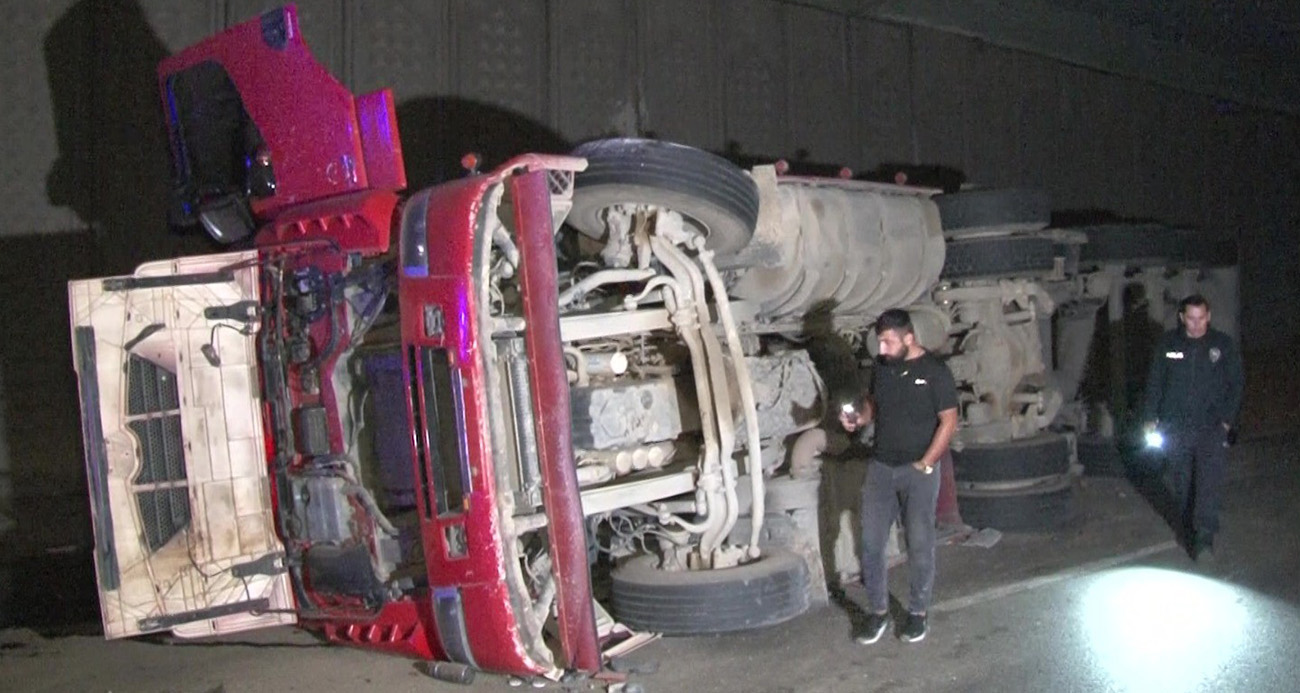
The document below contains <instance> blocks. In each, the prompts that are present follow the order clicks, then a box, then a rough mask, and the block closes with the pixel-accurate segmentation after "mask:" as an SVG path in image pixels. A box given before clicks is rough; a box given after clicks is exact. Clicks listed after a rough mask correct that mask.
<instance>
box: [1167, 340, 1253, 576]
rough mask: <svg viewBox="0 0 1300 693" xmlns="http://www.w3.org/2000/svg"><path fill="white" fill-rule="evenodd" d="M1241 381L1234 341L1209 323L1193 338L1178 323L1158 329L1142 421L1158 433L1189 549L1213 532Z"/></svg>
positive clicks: (1208, 539) (1207, 541) (1208, 542)
mask: <svg viewBox="0 0 1300 693" xmlns="http://www.w3.org/2000/svg"><path fill="white" fill-rule="evenodd" d="M1242 380H1243V377H1242V370H1241V353H1240V352H1239V351H1238V350H1237V345H1236V344H1235V343H1233V341H1232V338H1231V337H1229V336H1228V335H1226V334H1224V333H1222V332H1220V331H1218V330H1215V329H1213V328H1210V329H1209V330H1207V331H1206V333H1205V336H1203V337H1200V338H1199V339H1192V338H1190V337H1188V336H1187V332H1186V330H1185V329H1184V328H1183V327H1181V326H1180V327H1179V328H1177V329H1175V330H1171V331H1169V332H1166V333H1165V334H1164V335H1163V336H1162V337H1161V338H1160V341H1159V342H1158V343H1157V344H1156V350H1155V353H1154V354H1152V357H1151V371H1150V373H1149V374H1148V376H1147V391H1146V404H1145V407H1144V408H1143V421H1146V422H1156V425H1157V428H1158V430H1159V431H1160V432H1161V433H1162V434H1163V435H1164V437H1165V455H1166V460H1167V464H1168V471H1169V475H1170V480H1171V481H1172V483H1173V487H1174V492H1175V494H1176V495H1177V497H1178V502H1179V507H1180V509H1181V511H1182V523H1183V527H1181V528H1180V529H1181V530H1182V531H1183V532H1184V533H1185V534H1186V538H1187V539H1189V540H1191V545H1192V548H1193V550H1194V551H1195V550H1198V549H1200V548H1205V547H1209V546H1210V545H1211V544H1212V543H1213V541H1214V534H1215V533H1216V532H1218V531H1219V505H1220V502H1221V500H1222V497H1223V477H1224V470H1225V467H1226V464H1227V447H1228V427H1229V426H1231V425H1232V424H1233V423H1234V422H1235V421H1236V419H1237V410H1238V409H1239V408H1240V406H1241V390H1242Z"/></svg>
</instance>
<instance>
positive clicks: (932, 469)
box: [925, 464, 934, 474]
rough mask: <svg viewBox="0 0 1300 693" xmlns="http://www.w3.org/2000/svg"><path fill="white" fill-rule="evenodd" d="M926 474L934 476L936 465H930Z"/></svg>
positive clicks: (927, 466) (926, 468) (926, 469)
mask: <svg viewBox="0 0 1300 693" xmlns="http://www.w3.org/2000/svg"><path fill="white" fill-rule="evenodd" d="M925 473H926V474H933V473H934V465H932V464H930V465H926V467H925Z"/></svg>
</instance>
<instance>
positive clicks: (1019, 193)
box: [931, 188, 1052, 235]
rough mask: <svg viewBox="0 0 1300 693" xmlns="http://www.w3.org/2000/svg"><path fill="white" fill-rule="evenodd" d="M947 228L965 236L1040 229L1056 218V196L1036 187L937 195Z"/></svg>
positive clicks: (946, 231) (943, 221)
mask: <svg viewBox="0 0 1300 693" xmlns="http://www.w3.org/2000/svg"><path fill="white" fill-rule="evenodd" d="M931 199H933V200H934V203H935V204H936V205H938V207H939V219H940V220H941V222H942V224H943V231H944V233H946V234H950V235H962V234H965V233H975V232H978V231H986V230H991V229H1006V230H1009V231H1036V230H1038V229H1045V228H1047V225H1048V224H1049V223H1050V222H1051V220H1052V199H1051V197H1049V196H1048V194H1047V191H1045V190H1038V189H1033V188H1005V189H1000V190H963V191H961V192H955V193H948V194H946V195H935V196H934V197H933V198H931Z"/></svg>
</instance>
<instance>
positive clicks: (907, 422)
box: [872, 352, 957, 467]
mask: <svg viewBox="0 0 1300 693" xmlns="http://www.w3.org/2000/svg"><path fill="white" fill-rule="evenodd" d="M872 380H873V381H874V383H873V386H872V394H873V398H874V400H875V403H876V459H878V460H880V461H881V462H883V463H885V464H887V465H889V466H891V467H901V466H903V465H905V464H911V463H913V462H915V461H917V460H919V459H921V457H922V456H923V455H925V451H926V449H928V448H929V447H930V441H932V440H934V431H935V429H937V428H938V427H939V412H941V411H945V410H947V409H955V408H956V407H957V385H956V384H955V383H954V382H953V379H952V372H951V371H949V370H948V366H947V365H945V364H944V363H943V362H941V361H939V359H937V358H935V357H934V356H932V355H931V354H930V353H929V352H926V353H925V354H923V355H921V356H920V357H918V358H915V359H910V360H907V361H903V362H901V363H897V364H880V365H877V366H876V367H875V369H874V372H873V376H872Z"/></svg>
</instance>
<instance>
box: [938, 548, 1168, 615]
mask: <svg viewBox="0 0 1300 693" xmlns="http://www.w3.org/2000/svg"><path fill="white" fill-rule="evenodd" d="M1176 548H1178V542H1176V541H1173V540H1170V541H1165V542H1161V543H1159V544H1155V545H1153V546H1148V547H1146V548H1142V549H1138V550H1136V551H1130V552H1128V553H1125V554H1120V555H1119V556H1111V557H1110V558H1103V559H1101V560H1099V561H1093V562H1092V563H1085V564H1083V565H1081V566H1076V567H1074V568H1070V569H1067V570H1062V571H1061V572H1059V573H1052V574H1051V575H1042V576H1040V577H1036V578H1031V579H1029V580H1021V581H1020V582H1013V583H1010V584H1007V585H998V586H997V587H992V588H989V589H987V590H984V591H982V592H976V593H975V594H968V595H966V596H965V597H958V598H956V599H949V600H946V601H942V602H939V603H938V604H935V605H933V606H931V607H930V611H932V612H936V613H938V612H946V611H960V610H962V609H967V608H970V607H972V606H978V605H980V604H986V603H988V602H992V601H997V600H998V599H1002V598H1004V597H1010V596H1012V595H1015V594H1020V593H1021V592H1028V591H1030V590H1035V589H1038V588H1039V587H1046V586H1047V585H1054V584H1056V583H1058V582H1064V581H1066V580H1073V579H1075V578H1079V577H1084V576H1085V575H1091V574H1093V573H1099V572H1101V571H1103V570H1107V569H1110V568H1114V567H1115V566H1117V565H1122V564H1124V563H1128V562H1129V561H1136V560H1138V559H1139V558H1146V557H1147V556H1154V555H1156V554H1160V553H1164V552H1166V551H1169V550H1172V549H1176Z"/></svg>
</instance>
